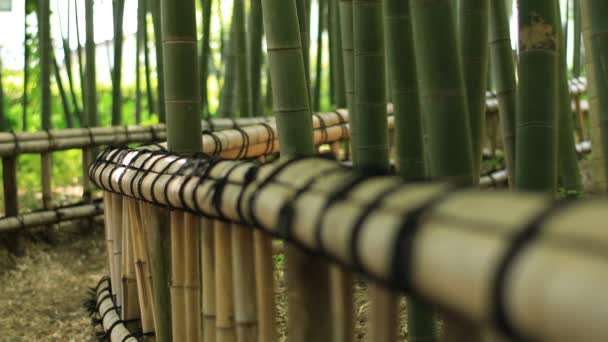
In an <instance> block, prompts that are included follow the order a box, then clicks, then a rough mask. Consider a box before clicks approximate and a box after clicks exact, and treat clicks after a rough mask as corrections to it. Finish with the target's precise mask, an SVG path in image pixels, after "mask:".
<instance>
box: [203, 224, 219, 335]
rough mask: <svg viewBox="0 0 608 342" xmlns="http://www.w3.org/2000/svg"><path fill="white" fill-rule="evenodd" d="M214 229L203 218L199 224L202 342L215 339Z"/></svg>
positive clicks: (212, 225)
mask: <svg viewBox="0 0 608 342" xmlns="http://www.w3.org/2000/svg"><path fill="white" fill-rule="evenodd" d="M214 231H215V227H214V221H213V220H210V219H207V218H203V219H202V222H201V234H200V237H201V277H202V280H201V284H202V285H203V291H202V293H203V295H202V305H201V311H202V315H201V316H202V326H203V341H205V342H206V341H212V342H214V341H215V339H216V332H215V329H216V328H215V325H216V322H215V320H216V309H215V298H216V297H215V233H214Z"/></svg>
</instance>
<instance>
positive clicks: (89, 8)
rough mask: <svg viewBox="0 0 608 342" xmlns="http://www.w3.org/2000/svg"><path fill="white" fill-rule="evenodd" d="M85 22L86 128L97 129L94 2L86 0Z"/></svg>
mask: <svg viewBox="0 0 608 342" xmlns="http://www.w3.org/2000/svg"><path fill="white" fill-rule="evenodd" d="M84 8H85V11H84V12H85V21H86V43H85V54H86V66H85V86H84V94H85V105H84V109H85V112H86V116H85V117H86V119H85V120H84V122H86V124H85V127H95V126H97V123H98V118H97V89H96V88H95V87H96V86H95V85H96V83H97V76H96V74H95V31H94V25H93V22H94V15H93V8H94V1H93V0H85V6H84Z"/></svg>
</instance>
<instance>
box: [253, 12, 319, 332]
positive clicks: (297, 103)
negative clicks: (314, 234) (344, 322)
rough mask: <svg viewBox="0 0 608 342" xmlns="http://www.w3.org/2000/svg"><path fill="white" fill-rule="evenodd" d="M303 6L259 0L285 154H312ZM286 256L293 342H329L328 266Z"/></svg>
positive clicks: (292, 250)
mask: <svg viewBox="0 0 608 342" xmlns="http://www.w3.org/2000/svg"><path fill="white" fill-rule="evenodd" d="M296 3H297V4H299V6H297V5H296ZM301 5H302V4H301V1H296V0H290V1H284V0H263V1H262V11H263V13H264V31H265V33H266V42H267V47H268V48H267V50H268V64H269V67H270V72H271V79H272V85H273V86H272V92H273V100H274V113H275V117H276V121H277V128H278V132H279V141H280V146H281V147H280V148H281V157H283V158H289V157H293V156H306V155H314V153H315V148H314V142H313V134H312V120H311V115H310V114H311V112H310V90H309V80H310V79H309V77H307V70H308V68H307V64H308V63H307V60H308V56H307V54H308V49H307V45H308V42H307V41H306V40H307V39H305V40H304V41H303V40H302V35H304V36H305V37H308V34H306V33H305V32H306V31H307V30H306V29H305V28H306V26H304V25H305V22H306V20H302V19H303V18H306V17H305V13H304V11H303V6H301ZM273 13H281V14H282V15H281V16H276V15H273ZM298 33H300V34H298ZM302 33H304V34H302ZM285 259H286V260H285V263H286V267H287V269H288V270H289V271H288V272H286V274H285V277H286V283H287V288H288V292H287V301H288V308H289V309H288V319H287V321H288V322H289V323H288V327H287V330H288V335H289V336H290V339H291V340H292V341H294V342H298V341H318V342H323V341H329V340H331V336H330V329H329V328H328V326H327V324H329V321H330V310H331V308H330V307H328V306H329V305H330V303H328V301H323V300H320V298H319V297H318V295H319V294H322V295H327V294H328V293H329V279H328V278H329V272H328V266H327V264H325V263H324V262H323V261H322V260H320V259H319V258H318V257H314V256H312V255H309V254H308V253H306V252H304V251H302V250H300V249H298V248H297V247H295V246H287V247H286V249H285Z"/></svg>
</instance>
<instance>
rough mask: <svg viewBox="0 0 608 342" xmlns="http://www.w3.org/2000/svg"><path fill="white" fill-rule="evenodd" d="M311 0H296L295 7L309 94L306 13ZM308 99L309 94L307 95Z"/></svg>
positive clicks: (308, 46)
mask: <svg viewBox="0 0 608 342" xmlns="http://www.w3.org/2000/svg"><path fill="white" fill-rule="evenodd" d="M310 1H312V0H296V8H297V11H298V25H299V28H300V41H301V42H302V51H303V52H304V56H303V58H304V73H305V74H304V75H305V76H306V88H307V89H308V93H309V94H310V32H309V30H308V25H309V22H308V18H310V16H309V15H308V13H310V11H309V7H308V5H309V4H310ZM308 98H309V101H310V95H309V96H308Z"/></svg>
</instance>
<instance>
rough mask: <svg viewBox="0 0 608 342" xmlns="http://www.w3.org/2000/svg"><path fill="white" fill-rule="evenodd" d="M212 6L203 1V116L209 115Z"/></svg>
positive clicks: (210, 2) (208, 1)
mask: <svg viewBox="0 0 608 342" xmlns="http://www.w3.org/2000/svg"><path fill="white" fill-rule="evenodd" d="M211 5H212V0H201V8H202V15H203V39H202V42H201V60H200V62H199V65H200V70H201V85H200V88H201V107H202V108H203V111H202V116H203V117H208V115H209V100H208V96H209V94H208V90H207V79H208V78H209V55H210V54H211V45H210V42H211Z"/></svg>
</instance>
